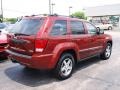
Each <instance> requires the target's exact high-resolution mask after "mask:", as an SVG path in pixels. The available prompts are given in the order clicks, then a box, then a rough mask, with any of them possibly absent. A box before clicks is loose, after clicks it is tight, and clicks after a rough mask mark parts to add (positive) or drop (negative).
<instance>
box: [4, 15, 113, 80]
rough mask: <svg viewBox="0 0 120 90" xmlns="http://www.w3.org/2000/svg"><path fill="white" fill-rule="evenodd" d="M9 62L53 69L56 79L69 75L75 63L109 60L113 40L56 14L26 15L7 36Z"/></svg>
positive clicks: (91, 26)
mask: <svg viewBox="0 0 120 90" xmlns="http://www.w3.org/2000/svg"><path fill="white" fill-rule="evenodd" d="M8 41H9V47H8V49H7V50H6V52H7V53H9V54H10V56H9V59H11V60H12V61H13V62H18V63H20V64H21V65H24V66H26V67H27V68H35V69H52V70H54V71H55V75H56V76H57V77H58V78H59V79H66V78H68V77H70V76H71V74H72V72H73V68H74V66H75V64H76V63H77V62H78V61H81V60H85V59H87V58H90V57H93V56H96V55H100V57H101V58H102V59H109V57H110V55H111V50H112V38H111V36H109V35H106V34H104V32H103V31H102V30H98V29H97V28H96V27H95V26H94V25H93V24H91V23H89V22H87V21H85V20H80V19H77V18H70V17H64V16H57V15H49V16H44V17H41V16H26V17H24V18H23V19H22V20H21V21H19V22H17V23H16V25H15V26H14V27H13V30H11V33H10V34H9V35H8Z"/></svg>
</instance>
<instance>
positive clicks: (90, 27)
mask: <svg viewBox="0 0 120 90" xmlns="http://www.w3.org/2000/svg"><path fill="white" fill-rule="evenodd" d="M86 27H87V30H88V34H96V33H97V30H96V28H95V27H94V26H93V25H92V24H90V23H86Z"/></svg>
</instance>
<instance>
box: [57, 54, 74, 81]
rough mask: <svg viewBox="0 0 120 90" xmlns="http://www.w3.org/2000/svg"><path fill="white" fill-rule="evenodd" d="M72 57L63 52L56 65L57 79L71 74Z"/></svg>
mask: <svg viewBox="0 0 120 90" xmlns="http://www.w3.org/2000/svg"><path fill="white" fill-rule="evenodd" d="M74 64H75V62H74V57H73V55H72V54H70V53H64V54H62V56H61V57H60V60H59V62H58V64H57V66H56V69H55V74H56V76H57V78H58V79H60V80H64V79H67V78H69V77H70V76H71V74H72V72H73V68H74Z"/></svg>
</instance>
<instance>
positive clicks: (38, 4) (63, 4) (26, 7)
mask: <svg viewBox="0 0 120 90" xmlns="http://www.w3.org/2000/svg"><path fill="white" fill-rule="evenodd" d="M51 1H52V3H55V6H54V13H57V14H60V15H69V6H72V9H71V13H74V12H76V11H82V10H83V9H84V8H86V7H94V6H102V5H111V4H120V0H51ZM48 3H49V0H3V10H4V17H8V18H11V17H19V16H25V15H33V14H45V13H47V14H48V13H49V8H48V7H49V6H48V5H49V4H48Z"/></svg>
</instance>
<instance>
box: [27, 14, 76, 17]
mask: <svg viewBox="0 0 120 90" xmlns="http://www.w3.org/2000/svg"><path fill="white" fill-rule="evenodd" d="M30 16H34V17H35V16H61V17H71V18H75V17H74V16H65V15H58V14H56V13H55V14H37V15H35V14H33V15H30ZM25 17H29V16H28V15H27V16H25Z"/></svg>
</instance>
